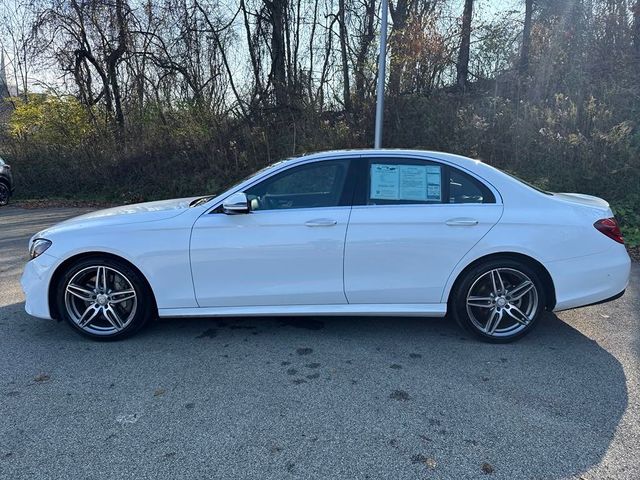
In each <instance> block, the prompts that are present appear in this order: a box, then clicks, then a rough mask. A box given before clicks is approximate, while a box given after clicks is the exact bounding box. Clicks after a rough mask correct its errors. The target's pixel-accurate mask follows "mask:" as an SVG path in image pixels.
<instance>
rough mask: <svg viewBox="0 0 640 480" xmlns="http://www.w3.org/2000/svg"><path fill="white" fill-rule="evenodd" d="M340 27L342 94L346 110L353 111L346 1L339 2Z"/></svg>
mask: <svg viewBox="0 0 640 480" xmlns="http://www.w3.org/2000/svg"><path fill="white" fill-rule="evenodd" d="M338 9H339V10H338V23H339V25H338V27H339V30H340V57H341V59H342V78H343V80H342V82H343V84H342V92H343V97H344V109H345V111H346V112H350V111H351V85H350V82H349V63H348V62H349V56H348V52H347V25H346V22H345V5H344V0H338Z"/></svg>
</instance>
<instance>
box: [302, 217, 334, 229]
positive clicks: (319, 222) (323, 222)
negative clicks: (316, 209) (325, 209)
mask: <svg viewBox="0 0 640 480" xmlns="http://www.w3.org/2000/svg"><path fill="white" fill-rule="evenodd" d="M336 223H338V221H337V220H332V219H330V218H317V219H315V220H309V221H308V222H305V223H304V224H305V225H306V226H307V227H333V226H334V225H335V224H336Z"/></svg>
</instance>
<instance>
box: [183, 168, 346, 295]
mask: <svg viewBox="0 0 640 480" xmlns="http://www.w3.org/2000/svg"><path fill="white" fill-rule="evenodd" d="M349 166H350V160H348V159H342V160H340V159H337V160H321V161H316V162H311V163H305V164H302V165H297V166H293V167H290V168H288V169H286V170H285V171H282V172H278V173H276V174H274V175H272V176H270V177H269V178H267V179H265V180H261V181H260V182H258V183H257V184H255V185H252V186H250V187H249V188H247V189H245V193H246V195H247V197H248V198H249V200H250V204H251V207H252V208H251V212H250V213H247V214H238V215H227V214H225V213H224V212H222V209H220V208H218V209H215V210H214V211H213V212H211V213H208V214H205V215H202V216H201V217H200V218H199V219H198V220H197V221H196V223H195V225H194V227H193V232H192V238H191V264H192V272H193V283H194V288H195V293H196V299H197V301H198V304H199V306H200V307H217V306H263V305H320V304H325V305H326V304H344V303H346V298H345V295H344V288H343V265H342V262H343V255H344V239H345V233H346V229H347V223H348V220H349V213H350V210H351V200H352V198H353V181H352V180H353V179H352V177H351V176H350V174H349Z"/></svg>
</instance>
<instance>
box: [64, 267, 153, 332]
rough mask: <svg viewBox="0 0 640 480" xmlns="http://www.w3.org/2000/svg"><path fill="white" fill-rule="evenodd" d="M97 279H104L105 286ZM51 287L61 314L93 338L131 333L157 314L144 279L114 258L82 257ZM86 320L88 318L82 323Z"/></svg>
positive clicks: (77, 329) (75, 327)
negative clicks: (53, 289)
mask: <svg viewBox="0 0 640 480" xmlns="http://www.w3.org/2000/svg"><path fill="white" fill-rule="evenodd" d="M98 277H99V278H98ZM100 279H104V285H105V287H104V288H103V282H100V281H99V280H100ZM72 282H73V283H72ZM98 282H99V283H100V287H98V286H97V283H98ZM70 284H72V288H70V289H68V286H69V285H70ZM54 288H55V292H54V295H55V302H56V307H57V311H58V312H59V315H60V318H63V319H64V320H65V321H66V322H67V323H68V324H69V325H71V327H72V328H73V329H74V330H75V331H77V332H78V333H80V334H81V335H84V336H85V337H88V338H91V339H94V340H100V341H109V340H120V339H123V338H126V337H130V336H131V335H133V334H134V333H136V332H137V331H138V330H140V329H141V328H142V327H143V326H144V325H145V324H146V323H147V322H148V321H149V320H150V319H151V318H153V317H154V316H155V315H156V306H155V301H154V298H153V293H152V292H151V290H150V288H149V286H148V284H147V282H146V281H145V279H144V278H143V277H142V275H141V274H140V273H139V272H138V271H137V270H136V269H134V268H132V267H131V266H130V265H129V264H128V263H127V262H125V261H122V260H118V259H115V258H110V257H100V256H95V257H87V258H83V259H81V260H79V261H78V262H76V263H74V264H72V265H71V266H69V267H68V268H67V269H66V271H65V272H64V273H62V275H61V276H60V277H59V279H58V281H57V283H56V286H55V287H54ZM71 292H75V293H71ZM131 292H133V293H134V294H135V296H133V297H132V293H131ZM102 302H104V303H102ZM81 312H82V313H81ZM87 312H89V313H88V314H87ZM83 314H84V315H83ZM89 317H91V319H90V318H89ZM86 320H89V322H88V323H86V325H84V326H83V325H82V323H84V322H85V321H86Z"/></svg>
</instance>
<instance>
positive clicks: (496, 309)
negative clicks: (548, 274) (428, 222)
mask: <svg viewBox="0 0 640 480" xmlns="http://www.w3.org/2000/svg"><path fill="white" fill-rule="evenodd" d="M545 301H546V300H545V295H544V288H543V284H542V281H541V280H540V276H539V275H538V273H537V272H536V270H535V269H533V268H531V267H530V266H529V265H527V264H526V263H523V262H520V261H518V260H514V259H503V260H499V259H498V260H492V261H488V262H484V263H482V264H480V265H477V266H475V267H474V268H472V269H470V270H469V271H467V272H466V273H465V274H464V276H463V277H462V278H461V280H460V282H458V284H457V286H456V288H455V290H454V292H453V296H452V301H451V305H450V308H451V310H452V311H453V315H454V317H455V319H456V320H457V321H458V323H459V324H460V325H461V326H462V327H464V328H465V329H466V330H468V331H471V332H472V333H474V334H475V335H476V336H478V337H479V338H481V339H482V340H485V341H489V342H494V343H506V342H511V341H513V340H516V339H518V338H520V337H522V336H524V335H526V334H527V333H529V332H530V331H531V329H532V328H533V327H534V326H535V325H536V324H537V322H538V320H539V317H540V316H541V315H542V313H543V312H544V308H545V305H546V303H545Z"/></svg>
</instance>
